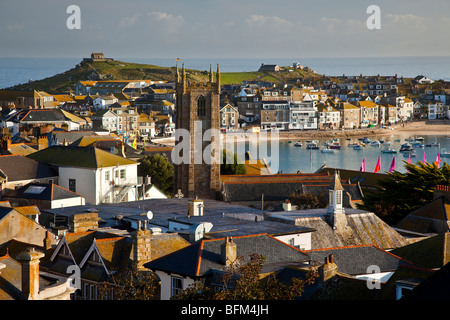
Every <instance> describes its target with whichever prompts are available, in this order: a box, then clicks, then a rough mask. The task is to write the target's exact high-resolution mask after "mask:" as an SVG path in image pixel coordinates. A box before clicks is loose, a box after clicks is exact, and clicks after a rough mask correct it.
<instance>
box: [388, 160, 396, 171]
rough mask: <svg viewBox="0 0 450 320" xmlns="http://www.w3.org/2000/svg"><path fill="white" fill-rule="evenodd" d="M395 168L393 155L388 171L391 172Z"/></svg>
mask: <svg viewBox="0 0 450 320" xmlns="http://www.w3.org/2000/svg"><path fill="white" fill-rule="evenodd" d="M394 170H395V157H394V158H392V163H391V167H390V168H389V172H393V171H394Z"/></svg>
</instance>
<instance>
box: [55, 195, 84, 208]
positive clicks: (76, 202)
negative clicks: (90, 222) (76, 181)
mask: <svg viewBox="0 0 450 320" xmlns="http://www.w3.org/2000/svg"><path fill="white" fill-rule="evenodd" d="M85 204H86V201H85V200H84V197H75V198H68V199H61V200H53V201H52V202H51V208H52V209H60V208H66V207H74V206H83V205H85Z"/></svg>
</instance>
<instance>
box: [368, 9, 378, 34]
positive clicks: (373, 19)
mask: <svg viewBox="0 0 450 320" xmlns="http://www.w3.org/2000/svg"><path fill="white" fill-rule="evenodd" d="M366 12H367V13H368V14H370V16H369V18H367V21H366V25H367V29H369V30H374V29H381V9H380V7H379V6H377V5H370V6H368V7H367V11H366Z"/></svg>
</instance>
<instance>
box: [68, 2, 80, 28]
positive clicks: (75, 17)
mask: <svg viewBox="0 0 450 320" xmlns="http://www.w3.org/2000/svg"><path fill="white" fill-rule="evenodd" d="M66 13H67V14H70V16H69V17H68V18H67V20H66V26H67V29H69V30H74V29H78V30H79V29H81V9H80V7H79V6H77V5H70V6H68V7H67V10H66Z"/></svg>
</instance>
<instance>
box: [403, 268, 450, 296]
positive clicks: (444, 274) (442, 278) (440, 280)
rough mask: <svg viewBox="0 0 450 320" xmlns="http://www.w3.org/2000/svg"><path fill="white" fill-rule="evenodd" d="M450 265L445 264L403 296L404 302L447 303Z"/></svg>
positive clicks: (449, 293)
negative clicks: (434, 301)
mask: <svg viewBox="0 0 450 320" xmlns="http://www.w3.org/2000/svg"><path fill="white" fill-rule="evenodd" d="M449 285H450V263H447V264H446V265H444V266H443V267H442V268H440V269H439V270H438V271H436V272H435V273H434V274H432V275H431V276H430V277H428V278H426V279H425V280H424V281H422V282H421V283H420V284H419V285H417V286H416V287H415V288H414V289H413V290H412V291H411V292H410V293H408V294H407V295H405V297H404V298H403V299H402V300H405V301H416V300H420V301H425V300H428V301H430V300H436V301H448V300H450V290H448V288H449Z"/></svg>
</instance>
